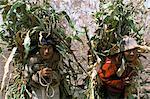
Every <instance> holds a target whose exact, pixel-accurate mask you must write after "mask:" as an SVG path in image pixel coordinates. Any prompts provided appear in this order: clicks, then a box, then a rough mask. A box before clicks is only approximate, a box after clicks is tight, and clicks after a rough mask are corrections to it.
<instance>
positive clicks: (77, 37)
mask: <svg viewBox="0 0 150 99" xmlns="http://www.w3.org/2000/svg"><path fill="white" fill-rule="evenodd" d="M73 39H74V40H77V41H79V42H81V43H82V44H83V41H82V40H81V38H80V37H79V36H77V35H75V36H73Z"/></svg>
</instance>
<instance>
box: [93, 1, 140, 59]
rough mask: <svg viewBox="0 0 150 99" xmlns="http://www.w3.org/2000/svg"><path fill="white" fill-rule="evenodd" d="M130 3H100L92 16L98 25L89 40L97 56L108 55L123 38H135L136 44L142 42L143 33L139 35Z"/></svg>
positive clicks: (134, 11)
mask: <svg viewBox="0 0 150 99" xmlns="http://www.w3.org/2000/svg"><path fill="white" fill-rule="evenodd" d="M133 8H134V6H133V4H132V3H129V4H124V3H123V0H112V1H109V2H107V1H105V0H104V1H101V2H100V7H99V11H98V12H96V14H94V18H95V20H96V22H97V24H98V29H97V30H96V32H95V33H96V35H94V36H93V37H92V38H91V40H93V42H94V43H93V44H94V46H95V48H94V50H95V51H97V52H98V54H99V56H101V57H105V56H107V55H109V54H110V53H109V51H110V48H112V47H113V46H117V45H119V44H120V41H121V40H122V38H123V36H125V35H127V36H132V37H135V38H136V39H137V41H138V43H141V42H142V38H141V37H142V36H143V33H140V32H139V31H140V29H141V27H140V28H139V29H138V28H137V25H136V23H135V20H134V15H135V13H136V10H134V9H133Z"/></svg>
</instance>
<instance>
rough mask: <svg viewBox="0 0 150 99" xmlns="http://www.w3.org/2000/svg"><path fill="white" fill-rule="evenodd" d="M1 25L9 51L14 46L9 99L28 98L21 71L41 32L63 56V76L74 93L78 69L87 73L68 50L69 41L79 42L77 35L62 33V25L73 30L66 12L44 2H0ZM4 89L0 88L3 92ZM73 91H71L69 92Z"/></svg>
mask: <svg viewBox="0 0 150 99" xmlns="http://www.w3.org/2000/svg"><path fill="white" fill-rule="evenodd" d="M0 5H1V11H2V16H3V21H4V24H3V25H2V30H1V33H0V34H1V38H2V39H3V40H4V41H6V42H8V45H9V46H8V48H9V49H12V48H14V47H17V51H16V53H15V56H14V68H15V71H14V75H15V76H14V77H13V83H12V84H10V85H8V87H7V88H6V92H7V98H8V99H12V98H13V99H24V98H25V97H28V98H29V97H31V93H30V92H29V90H27V86H26V85H27V84H28V82H25V81H24V78H23V74H22V72H23V71H24V66H25V65H26V64H27V62H28V58H29V57H30V56H31V55H34V54H35V53H36V52H37V51H38V42H39V39H40V37H42V36H43V35H42V33H45V35H46V36H50V37H51V39H52V40H53V41H54V42H55V45H56V49H57V50H58V51H59V53H60V54H61V55H62V56H63V64H64V68H63V69H64V70H63V71H64V74H65V75H66V77H67V78H66V79H68V80H67V81H68V82H69V84H70V89H72V90H75V87H76V85H75V84H76V83H75V81H74V80H76V79H77V76H78V75H77V70H75V69H76V68H80V69H82V70H83V72H85V73H87V72H86V70H84V68H83V67H82V65H81V64H80V63H79V62H78V60H77V58H76V56H75V55H74V53H73V50H71V48H70V47H71V42H72V40H78V41H79V42H81V43H82V40H81V39H80V38H79V37H78V35H77V34H74V35H73V33H65V32H66V31H65V28H64V27H63V24H62V22H63V21H65V22H68V23H67V25H68V26H69V27H70V28H71V29H72V30H73V31H76V32H78V31H77V30H76V29H75V26H74V24H73V22H72V21H71V19H70V17H69V15H67V13H66V12H65V11H62V12H56V10H55V9H54V8H53V7H52V6H50V4H49V3H48V2H47V1H44V2H43V3H42V4H40V5H39V4H38V3H31V2H29V1H28V0H16V1H12V2H8V0H3V1H0ZM2 90H3V89H2ZM71 92H73V91H71Z"/></svg>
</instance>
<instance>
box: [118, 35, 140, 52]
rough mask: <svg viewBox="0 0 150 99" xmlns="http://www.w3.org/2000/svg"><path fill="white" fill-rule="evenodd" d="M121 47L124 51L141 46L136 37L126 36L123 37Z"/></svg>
mask: <svg viewBox="0 0 150 99" xmlns="http://www.w3.org/2000/svg"><path fill="white" fill-rule="evenodd" d="M120 48H121V49H120V50H121V52H124V51H127V50H131V49H135V48H139V45H138V44H137V42H136V40H135V39H134V38H132V37H128V36H126V37H125V38H123V40H122V42H121V47H120Z"/></svg>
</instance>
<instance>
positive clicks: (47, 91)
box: [39, 72, 55, 97]
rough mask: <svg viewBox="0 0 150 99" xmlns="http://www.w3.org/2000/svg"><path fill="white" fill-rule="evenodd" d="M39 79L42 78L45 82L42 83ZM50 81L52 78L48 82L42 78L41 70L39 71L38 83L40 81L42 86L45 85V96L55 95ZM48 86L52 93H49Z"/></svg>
mask: <svg viewBox="0 0 150 99" xmlns="http://www.w3.org/2000/svg"><path fill="white" fill-rule="evenodd" d="M41 79H43V80H44V82H45V83H46V84H44V83H42V81H41ZM51 82H52V79H51V81H50V82H49V83H48V82H47V81H46V80H45V79H44V77H43V76H42V75H41V72H39V83H40V84H41V85H42V86H43V87H46V95H47V97H54V95H55V90H54V88H53V87H52V86H51V85H50V84H51ZM49 88H51V89H52V94H51V95H49Z"/></svg>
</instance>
